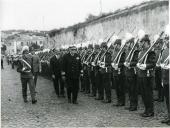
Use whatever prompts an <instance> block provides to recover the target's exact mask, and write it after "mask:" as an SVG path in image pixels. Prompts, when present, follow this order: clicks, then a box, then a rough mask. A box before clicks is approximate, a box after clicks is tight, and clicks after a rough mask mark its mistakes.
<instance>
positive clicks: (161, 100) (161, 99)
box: [154, 98, 164, 102]
mask: <svg viewBox="0 0 170 128" xmlns="http://www.w3.org/2000/svg"><path fill="white" fill-rule="evenodd" d="M154 101H158V102H163V101H164V99H163V98H157V99H154Z"/></svg>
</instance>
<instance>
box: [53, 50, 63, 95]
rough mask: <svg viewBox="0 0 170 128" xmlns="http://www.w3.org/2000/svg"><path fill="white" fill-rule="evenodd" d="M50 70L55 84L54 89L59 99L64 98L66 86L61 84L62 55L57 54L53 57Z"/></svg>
mask: <svg viewBox="0 0 170 128" xmlns="http://www.w3.org/2000/svg"><path fill="white" fill-rule="evenodd" d="M50 68H51V74H52V79H53V84H54V89H55V92H56V94H57V96H58V97H60V96H62V97H64V86H62V85H63V84H61V69H62V67H61V61H60V54H59V52H56V54H54V55H53V57H52V58H51V59H50Z"/></svg>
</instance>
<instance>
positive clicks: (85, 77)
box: [83, 44, 93, 94]
mask: <svg viewBox="0 0 170 128" xmlns="http://www.w3.org/2000/svg"><path fill="white" fill-rule="evenodd" d="M92 50H93V45H92V44H89V45H88V49H87V54H86V56H85V63H84V65H83V69H84V71H83V81H84V84H85V94H90V68H89V65H88V61H89V60H88V59H89V56H90V55H91V53H92Z"/></svg>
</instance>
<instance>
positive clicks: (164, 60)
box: [161, 37, 170, 125]
mask: <svg viewBox="0 0 170 128" xmlns="http://www.w3.org/2000/svg"><path fill="white" fill-rule="evenodd" d="M165 44H166V45H165V49H164V50H163V52H162V56H161V68H162V79H161V81H162V86H163V90H164V96H165V101H166V106H167V110H168V116H167V118H165V119H164V120H162V123H166V124H168V125H170V106H169V68H170V66H169V59H170V58H168V57H169V37H166V38H165Z"/></svg>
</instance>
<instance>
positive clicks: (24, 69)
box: [17, 51, 37, 103]
mask: <svg viewBox="0 0 170 128" xmlns="http://www.w3.org/2000/svg"><path fill="white" fill-rule="evenodd" d="M24 52H25V51H24ZM27 63H28V64H27ZM32 65H33V57H32V55H30V54H28V53H24V54H23V57H22V59H21V60H20V61H19V62H18V68H17V72H20V73H21V83H22V95H23V99H24V102H28V101H27V84H29V89H30V94H31V98H32V103H36V102H37V101H36V99H35V85H34V80H33V68H32V67H33V66H32Z"/></svg>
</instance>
